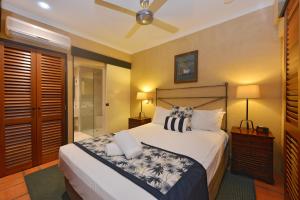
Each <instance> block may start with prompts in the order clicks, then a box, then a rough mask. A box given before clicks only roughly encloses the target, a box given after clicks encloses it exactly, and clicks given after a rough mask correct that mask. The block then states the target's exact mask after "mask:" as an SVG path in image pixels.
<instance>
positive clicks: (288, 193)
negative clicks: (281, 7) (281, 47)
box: [284, 0, 300, 200]
mask: <svg viewBox="0 0 300 200" xmlns="http://www.w3.org/2000/svg"><path fill="white" fill-rule="evenodd" d="M284 17H285V70H286V84H285V97H286V106H285V126H284V129H285V133H284V167H285V169H284V175H285V182H284V185H285V199H291V200H299V199H300V121H299V113H300V104H299V90H300V87H299V84H300V71H299V69H300V43H299V38H300V32H299V23H300V20H299V17H300V12H299V0H289V1H288V4H287V7H286V9H285V16H284Z"/></svg>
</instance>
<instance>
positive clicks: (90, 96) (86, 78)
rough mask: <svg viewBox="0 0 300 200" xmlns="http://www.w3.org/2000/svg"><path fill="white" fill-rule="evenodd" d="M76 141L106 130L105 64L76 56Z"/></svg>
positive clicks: (95, 135) (97, 134)
mask: <svg viewBox="0 0 300 200" xmlns="http://www.w3.org/2000/svg"><path fill="white" fill-rule="evenodd" d="M74 86H75V88H74V90H75V91H74V92H75V95H74V141H79V140H82V139H85V138H89V137H97V136H99V135H101V134H103V133H104V132H105V117H104V116H105V107H104V106H105V105H104V99H105V64H104V63H101V62H97V61H94V60H89V59H85V58H79V57H74Z"/></svg>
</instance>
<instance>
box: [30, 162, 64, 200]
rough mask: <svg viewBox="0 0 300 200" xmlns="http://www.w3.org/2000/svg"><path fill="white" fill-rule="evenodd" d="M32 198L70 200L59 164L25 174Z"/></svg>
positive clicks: (38, 199)
mask: <svg viewBox="0 0 300 200" xmlns="http://www.w3.org/2000/svg"><path fill="white" fill-rule="evenodd" d="M25 182H26V184H27V187H28V191H29V194H30V197H31V200H69V197H68V195H67V193H66V189H65V182H64V176H63V174H62V173H61V172H60V171H59V169H58V167H57V165H56V166H53V167H50V168H47V169H44V170H41V171H38V172H35V173H32V174H29V175H27V176H25Z"/></svg>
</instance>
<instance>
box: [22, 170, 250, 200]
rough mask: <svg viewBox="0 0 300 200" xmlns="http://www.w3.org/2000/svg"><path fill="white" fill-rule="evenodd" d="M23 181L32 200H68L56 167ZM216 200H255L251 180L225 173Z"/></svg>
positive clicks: (32, 175)
mask: <svg viewBox="0 0 300 200" xmlns="http://www.w3.org/2000/svg"><path fill="white" fill-rule="evenodd" d="M25 181H26V184H27V187H28V190H29V194H30V197H31V199H32V200H69V198H68V195H67V193H66V192H65V191H66V190H65V185H64V177H63V174H62V173H61V172H60V171H59V169H58V167H57V166H54V167H51V168H48V169H45V170H42V171H39V172H35V173H33V174H30V175H27V176H25ZM217 200H255V187H254V182H253V179H251V178H246V177H243V176H238V175H233V174H231V173H230V172H227V173H226V175H225V176H224V178H223V182H222V184H221V188H220V191H219V194H218V197H217Z"/></svg>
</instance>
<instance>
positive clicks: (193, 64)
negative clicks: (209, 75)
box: [174, 51, 198, 83]
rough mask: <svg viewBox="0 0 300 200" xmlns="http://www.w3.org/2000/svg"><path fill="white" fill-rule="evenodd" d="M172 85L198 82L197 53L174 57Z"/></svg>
mask: <svg viewBox="0 0 300 200" xmlns="http://www.w3.org/2000/svg"><path fill="white" fill-rule="evenodd" d="M174 64H175V66H174V83H189V82H197V81H198V51H192V52H188V53H184V54H180V55H176V56H175V63H174Z"/></svg>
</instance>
